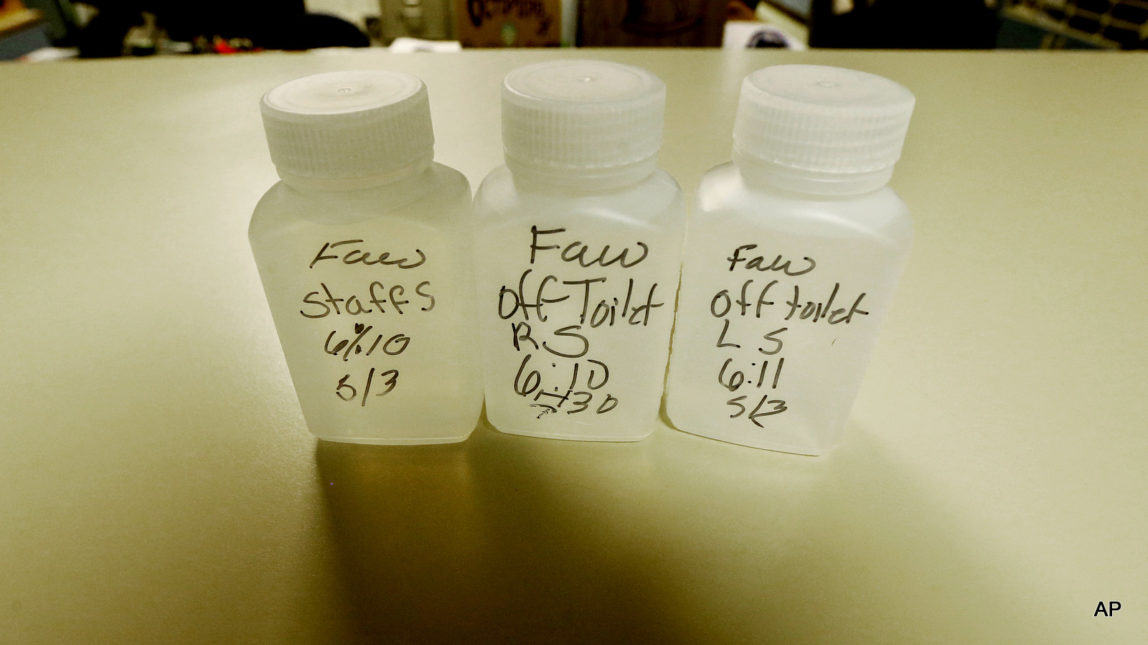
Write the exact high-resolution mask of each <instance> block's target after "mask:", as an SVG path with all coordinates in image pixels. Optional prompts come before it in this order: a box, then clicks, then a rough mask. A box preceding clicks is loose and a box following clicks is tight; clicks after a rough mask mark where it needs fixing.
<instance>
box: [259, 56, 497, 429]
mask: <svg viewBox="0 0 1148 645" xmlns="http://www.w3.org/2000/svg"><path fill="white" fill-rule="evenodd" d="M262 112H263V124H264V127H265V129H266V132H267V143H268V146H269V148H270V150H271V159H272V161H274V162H275V167H276V169H277V170H278V172H279V176H280V178H281V179H282V181H281V182H279V183H277V184H276V185H275V186H273V187H272V188H271V189H270V190H269V191H268V192H267V194H266V195H264V196H263V199H262V200H261V201H260V202H259V205H258V206H257V207H256V209H255V213H254V215H253V216H252V218H251V227H250V231H249V234H250V240H251V248H252V251H253V252H254V255H255V261H256V264H257V265H258V267H259V273H260V276H261V277H262V279H263V286H264V290H265V291H266V294H267V302H268V304H269V305H270V307H271V313H272V316H273V317H274V319H275V326H276V329H277V330H278V332H279V340H280V342H281V344H282V346H283V353H284V354H285V356H286V358H287V365H288V367H289V369H290V371H291V378H292V380H293V381H294V384H295V391H296V393H297V394H298V396H299V403H300V404H301V405H302V408H303V415H304V416H305V417H306V419H307V425H308V426H309V427H310V429H311V431H312V432H313V433H314V434H315V435H316V436H318V437H319V438H321V439H328V440H334V441H347V442H356V443H378V444H417V443H445V442H454V441H462V440H464V439H466V438H467V436H469V435H470V433H471V431H472V430H473V429H474V427H475V425H476V424H477V421H478V415H479V413H480V409H481V406H482V385H481V374H480V371H479V367H478V355H477V352H476V349H475V345H476V343H477V338H476V335H475V334H474V333H473V331H472V330H473V319H474V286H473V282H472V278H471V275H472V273H471V268H470V263H469V260H470V248H469V243H470V235H471V230H470V228H469V224H470V222H469V216H470V212H471V205H470V187H469V185H468V184H467V181H466V178H465V177H463V176H462V175H461V174H460V173H458V172H457V171H455V170H452V169H450V168H447V167H445V166H442V165H439V164H436V163H434V162H433V161H432V159H433V154H434V150H433V148H434V136H433V133H432V131H431V122H430V111H429V108H428V103H427V92H426V87H425V86H424V85H423V83H422V81H420V80H419V79H417V78H415V77H413V76H410V75H406V74H397V73H391V72H381V71H356V72H333V73H328V74H318V75H315V76H308V77H305V78H301V79H298V80H295V81H291V82H289V83H286V84H284V85H281V86H279V87H276V88H274V89H272V90H271V91H270V92H268V93H267V94H266V95H265V96H264V97H263V102H262Z"/></svg>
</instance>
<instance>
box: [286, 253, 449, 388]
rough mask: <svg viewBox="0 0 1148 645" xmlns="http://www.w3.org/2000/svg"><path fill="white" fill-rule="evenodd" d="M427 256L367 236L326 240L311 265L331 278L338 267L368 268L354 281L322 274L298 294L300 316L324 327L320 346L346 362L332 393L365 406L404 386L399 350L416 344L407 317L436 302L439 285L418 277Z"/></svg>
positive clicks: (329, 354) (333, 359) (332, 356)
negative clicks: (384, 246)
mask: <svg viewBox="0 0 1148 645" xmlns="http://www.w3.org/2000/svg"><path fill="white" fill-rule="evenodd" d="M426 262H427V255H426V254H425V253H424V252H423V251H422V250H420V249H412V250H410V251H409V252H405V253H396V252H395V251H393V250H378V249H374V248H372V247H371V245H370V244H369V243H368V242H366V240H363V239H345V240H335V241H328V242H323V244H322V245H321V246H320V247H319V249H318V251H317V252H316V253H315V255H314V256H313V257H312V259H311V261H310V263H309V264H308V266H307V268H308V269H309V270H317V271H321V272H322V275H324V276H328V277H329V276H331V275H332V270H334V269H338V270H340V271H342V270H354V271H355V272H356V273H358V274H361V275H362V277H361V278H360V279H357V280H349V281H343V280H339V281H338V282H334V281H332V280H330V279H324V280H320V281H319V282H318V285H317V286H316V288H313V289H312V290H310V291H308V292H307V293H306V294H304V295H303V296H302V298H301V299H300V301H299V315H300V316H301V317H303V318H304V319H306V320H308V321H313V322H312V323H311V324H315V325H322V326H323V330H322V331H323V332H324V333H322V334H320V335H318V336H316V337H317V338H322V344H321V346H318V347H315V350H316V351H322V352H323V353H324V354H325V355H327V356H328V357H329V360H330V361H338V362H339V363H341V364H343V367H342V368H341V369H336V370H335V373H338V374H340V376H339V377H338V378H337V380H336V381H335V382H333V383H331V384H330V387H331V390H330V391H331V395H332V396H335V397H338V399H339V400H341V401H344V402H346V403H348V404H351V405H358V406H360V407H366V406H367V405H368V404H369V403H371V402H374V401H377V400H378V399H380V398H381V397H385V396H386V395H387V394H390V393H391V392H392V391H394V390H395V388H397V387H400V371H399V368H398V366H397V360H398V357H400V356H403V355H404V354H405V353H406V352H407V351H408V349H409V348H411V347H412V346H413V345H415V339H414V338H412V336H411V334H410V333H408V331H406V330H405V329H403V328H402V327H401V323H402V322H403V321H404V320H405V319H407V318H409V316H410V315H411V314H412V313H415V312H429V311H432V310H433V309H434V307H435V297H434V289H433V286H432V285H431V283H430V281H428V280H419V279H418V277H417V274H418V268H419V267H421V266H423V265H424V264H425V263H426ZM343 267H346V269H343ZM412 271H413V275H414V277H408V275H412V274H408V273H406V272H412ZM384 275H385V276H396V275H397V276H400V277H398V278H384V277H383V276H384Z"/></svg>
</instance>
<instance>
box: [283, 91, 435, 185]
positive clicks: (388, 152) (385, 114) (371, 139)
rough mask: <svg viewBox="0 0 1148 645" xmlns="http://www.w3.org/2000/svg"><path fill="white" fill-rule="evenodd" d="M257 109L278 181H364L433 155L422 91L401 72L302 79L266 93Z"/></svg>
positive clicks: (425, 101) (428, 111)
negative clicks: (278, 177)
mask: <svg viewBox="0 0 1148 645" xmlns="http://www.w3.org/2000/svg"><path fill="white" fill-rule="evenodd" d="M261 111H262V113H263V129H264V130H265V131H266V132H267V146H268V148H269V149H270V150H271V160H272V161H273V162H274V163H275V167H276V169H277V170H278V171H279V175H280V176H281V177H284V178H302V179H320V180H323V179H351V178H357V177H371V176H375V175H383V174H386V173H389V172H393V171H395V170H398V169H399V168H402V167H404V166H407V165H410V164H411V163H413V162H416V161H419V160H423V159H429V158H430V157H432V156H433V155H434V133H433V131H432V130H431V120H430V107H429V104H428V102H427V90H426V86H425V85H423V82H422V81H421V80H419V79H418V78H416V77H414V76H411V75H409V74H400V73H397V72H387V71H366V70H362V71H346V72H328V73H325V74H315V75H313V76H305V77H303V78H300V79H296V80H294V81H289V82H287V83H284V84H282V85H279V86H278V87H275V88H273V89H272V90H271V91H269V92H267V94H265V95H264V96H263V101H262V104H261Z"/></svg>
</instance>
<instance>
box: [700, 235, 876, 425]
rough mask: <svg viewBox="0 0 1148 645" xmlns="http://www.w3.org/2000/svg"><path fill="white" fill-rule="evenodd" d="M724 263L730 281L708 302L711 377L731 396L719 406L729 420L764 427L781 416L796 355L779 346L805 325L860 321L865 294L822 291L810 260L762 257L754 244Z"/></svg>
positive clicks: (835, 287)
mask: <svg viewBox="0 0 1148 645" xmlns="http://www.w3.org/2000/svg"><path fill="white" fill-rule="evenodd" d="M724 262H725V266H724V269H725V270H728V271H725V272H726V273H728V274H730V275H731V276H734V277H737V278H738V280H736V281H733V282H731V283H730V288H726V289H721V290H719V291H717V292H716V293H714V294H713V295H712V297H711V298H710V302H709V313H710V315H711V316H712V318H713V319H714V321H715V324H714V325H713V329H714V338H715V342H714V346H715V348H716V349H717V351H718V352H719V360H720V365H721V367H720V368H719V369H718V370H717V372H716V374H713V375H712V378H716V379H717V382H718V383H719V384H720V385H721V387H722V388H724V389H725V390H726V391H727V392H729V394H730V395H732V396H731V397H730V398H729V399H728V400H727V401H726V405H727V407H728V409H727V412H728V413H729V417H730V418H731V419H745V420H746V421H747V422H748V423H752V424H753V425H755V426H757V427H758V428H764V427H765V425H763V421H764V420H766V419H768V418H769V417H772V416H774V415H780V414H784V413H785V412H786V411H787V410H789V407H788V404H787V403H786V398H785V384H786V380H785V370H786V369H787V365H786V362H787V361H788V362H789V366H788V367H789V368H792V367H793V365H794V364H795V361H800V360H801V357H800V356H794V355H792V352H791V351H790V348H789V347H788V346H787V340H788V339H789V338H790V337H791V335H792V334H795V333H803V334H806V335H808V334H809V333H810V332H812V331H813V330H812V329H810V327H813V326H824V327H837V326H844V327H848V326H849V325H851V324H852V323H853V322H855V321H856V320H858V319H859V318H860V317H864V316H868V315H869V312H868V311H867V310H866V309H865V307H866V304H865V297H866V293H865V292H859V293H858V292H856V291H850V290H849V289H848V288H847V287H846V286H844V285H843V284H842V283H841V282H839V281H835V282H833V283H832V286H831V287H828V288H827V289H826V288H824V286H825V285H827V284H828V282H827V281H823V280H820V276H819V275H818V274H817V273H816V270H817V261H816V260H815V259H814V258H812V257H809V256H802V257H800V258H789V257H786V256H784V255H781V254H774V253H765V252H762V251H760V250H759V248H758V245H756V244H742V245H740V246H738V247H736V248H734V249H733V250H732V251H731V252H730V253H729V255H728V256H727V257H726V258H725V260H724Z"/></svg>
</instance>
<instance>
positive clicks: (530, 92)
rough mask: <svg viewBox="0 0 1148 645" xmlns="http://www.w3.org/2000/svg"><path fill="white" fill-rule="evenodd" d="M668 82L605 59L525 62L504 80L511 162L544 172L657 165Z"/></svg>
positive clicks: (504, 140) (506, 138) (506, 136)
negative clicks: (530, 63) (528, 63)
mask: <svg viewBox="0 0 1148 645" xmlns="http://www.w3.org/2000/svg"><path fill="white" fill-rule="evenodd" d="M665 106H666V86H665V84H664V83H662V81H661V79H659V78H658V77H657V76H654V75H653V74H651V73H650V72H647V71H646V70H644V69H640V68H637V67H632V66H630V65H621V64H618V63H611V62H605V61H589V60H561V61H553V62H546V63H536V64H534V65H527V66H525V67H520V68H518V69H516V70H514V71H512V72H510V74H508V75H507V76H506V79H505V80H504V81H503V84H502V143H503V146H504V148H505V151H506V157H507V159H508V160H513V161H514V162H516V163H518V164H521V165H525V166H530V167H534V168H542V169H552V170H558V169H570V170H576V169H608V168H616V167H625V166H633V165H635V164H641V163H649V164H651V170H652V164H653V163H655V162H656V159H657V155H658V149H659V148H661V145H662V122H663V118H664V114H665Z"/></svg>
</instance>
